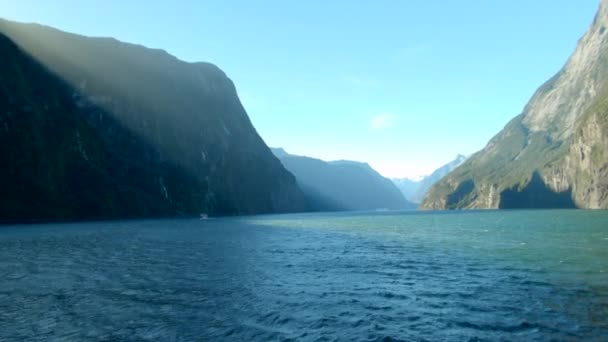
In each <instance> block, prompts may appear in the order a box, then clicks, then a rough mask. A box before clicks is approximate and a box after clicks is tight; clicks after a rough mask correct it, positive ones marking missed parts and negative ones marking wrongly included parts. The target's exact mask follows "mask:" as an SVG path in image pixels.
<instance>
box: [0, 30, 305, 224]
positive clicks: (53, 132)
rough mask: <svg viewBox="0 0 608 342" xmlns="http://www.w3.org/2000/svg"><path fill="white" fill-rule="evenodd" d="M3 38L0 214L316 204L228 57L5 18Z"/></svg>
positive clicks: (164, 212) (82, 214)
mask: <svg viewBox="0 0 608 342" xmlns="http://www.w3.org/2000/svg"><path fill="white" fill-rule="evenodd" d="M0 38H1V39H0V43H1V46H0V48H1V50H2V54H1V55H0V58H1V60H2V63H1V64H0V158H1V160H2V162H3V167H2V168H0V188H1V189H2V193H3V196H2V197H0V219H2V220H7V219H8V220H25V219H62V220H66V219H68V220H72V219H96V218H125V217H149V216H175V215H198V214H199V213H201V212H205V213H209V214H211V215H234V214H254V213H273V212H293V211H302V210H305V209H306V208H307V207H306V202H305V198H304V195H303V193H302V192H301V190H300V189H299V188H298V186H297V183H296V181H295V178H294V177H293V175H291V174H290V173H289V172H288V171H286V170H285V168H284V167H283V166H282V164H281V163H280V161H279V160H278V159H277V158H276V157H274V155H273V154H272V153H271V151H270V150H269V149H268V147H267V146H266V145H265V143H264V141H263V140H262V139H261V138H260V137H259V135H258V134H257V132H256V131H255V129H254V128H253V126H252V124H251V122H250V121H249V118H248V117H247V113H246V112H245V110H244V109H243V107H242V105H241V103H240V101H239V99H238V96H237V94H236V90H235V87H234V85H233V84H232V82H231V81H230V79H228V78H227V77H226V75H225V74H224V73H223V72H222V71H221V70H220V69H218V68H217V67H215V66H213V65H211V64H207V63H185V62H182V61H180V60H178V59H176V58H175V57H173V56H171V55H169V54H168V53H166V52H164V51H161V50H153V49H148V48H144V47H142V46H137V45H132V44H126V43H121V42H119V41H116V40H114V39H110V38H87V37H83V36H78V35H74V34H69V33H65V32H61V31H58V30H55V29H52V28H48V27H43V26H40V25H30V24H19V23H14V22H10V21H5V20H0Z"/></svg>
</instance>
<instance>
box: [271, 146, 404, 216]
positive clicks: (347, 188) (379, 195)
mask: <svg viewBox="0 0 608 342" xmlns="http://www.w3.org/2000/svg"><path fill="white" fill-rule="evenodd" d="M272 150H273V152H274V153H275V155H276V156H277V157H279V159H280V160H281V162H282V163H283V165H284V166H285V167H286V168H287V170H289V171H290V172H291V173H293V174H294V176H295V177H296V180H297V182H298V184H299V185H300V187H301V188H302V191H304V193H305V194H306V196H307V198H308V200H309V203H310V205H311V206H312V207H313V208H314V209H315V210H332V211H341V210H377V209H395V210H399V209H415V208H416V205H414V204H412V203H410V202H408V201H407V200H405V198H404V197H403V195H402V194H401V193H400V192H399V189H397V188H396V187H395V185H394V184H393V183H392V182H391V181H390V180H388V179H386V178H384V177H382V176H381V175H380V174H379V173H378V172H376V171H375V170H374V169H372V168H371V167H370V166H369V165H368V164H365V163H359V162H354V161H345V160H341V161H334V162H325V161H322V160H319V159H314V158H309V157H302V156H295V155H291V154H288V153H287V152H285V150H283V149H272Z"/></svg>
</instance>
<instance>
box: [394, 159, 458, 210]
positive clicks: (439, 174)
mask: <svg viewBox="0 0 608 342" xmlns="http://www.w3.org/2000/svg"><path fill="white" fill-rule="evenodd" d="M466 159H467V157H465V156H463V155H461V154H459V155H457V156H456V158H455V159H454V160H452V161H451V162H449V163H447V164H445V165H443V166H441V167H440V168H438V169H437V170H435V171H433V173H431V174H430V175H428V176H425V177H423V178H422V179H420V180H411V179H407V178H402V179H393V180H392V181H393V183H395V185H396V186H397V188H399V190H400V191H401V193H402V194H403V196H405V198H406V199H407V200H408V201H410V202H413V203H420V202H422V200H423V199H424V196H426V193H427V192H428V191H429V189H430V188H431V187H432V186H433V185H435V183H437V182H438V181H440V180H441V179H442V178H443V177H445V176H446V175H447V174H449V173H450V172H452V170H454V169H455V168H457V167H458V166H460V165H461V164H462V163H464V161H465V160H466Z"/></svg>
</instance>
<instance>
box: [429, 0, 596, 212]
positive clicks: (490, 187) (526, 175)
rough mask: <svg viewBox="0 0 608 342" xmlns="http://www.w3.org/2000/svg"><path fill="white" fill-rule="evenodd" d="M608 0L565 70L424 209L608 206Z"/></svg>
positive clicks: (441, 187) (435, 190)
mask: <svg viewBox="0 0 608 342" xmlns="http://www.w3.org/2000/svg"><path fill="white" fill-rule="evenodd" d="M607 28H608V0H602V1H601V4H600V8H599V11H598V14H597V16H596V18H595V20H594V21H593V24H592V25H591V28H590V29H589V31H588V32H587V33H586V34H585V35H584V37H583V38H582V39H581V40H580V41H579V44H578V46H577V48H576V51H575V52H574V54H573V55H572V56H571V57H570V59H569V61H568V62H567V63H566V65H565V66H564V68H563V69H562V70H561V71H560V72H559V73H557V75H555V76H554V77H553V78H552V79H550V80H549V81H547V82H546V83H545V84H544V85H543V86H542V87H540V88H539V89H538V90H537V92H536V93H535V94H534V96H533V97H532V99H531V100H530V102H529V103H528V105H527V106H526V107H525V109H524V111H523V113H522V114H521V115H519V116H517V117H515V118H514V119H513V120H512V121H511V122H510V123H509V124H507V126H506V127H505V128H504V129H503V130H502V131H501V132H500V133H498V134H497V135H496V136H495V137H494V138H493V139H492V140H491V141H490V142H489V143H488V145H487V146H486V147H485V148H484V149H483V150H481V151H480V152H478V153H476V154H475V155H473V156H472V157H471V158H469V160H467V161H466V162H465V163H464V164H463V165H462V166H460V167H459V168H457V169H456V170H455V171H454V172H452V173H451V174H449V175H448V176H447V177H445V178H444V179H443V180H442V181H441V182H439V183H438V184H436V185H435V186H434V187H433V188H432V189H431V191H430V192H429V194H428V195H427V197H426V199H425V201H424V202H423V205H422V207H423V208H426V209H453V208H521V207H525V208H556V207H560V208H562V207H580V208H608V171H607V170H608V158H607V151H606V149H608V141H607V138H606V137H607V134H608V126H607V119H606V117H607V115H608V110H607V109H608V105H607V101H608V88H607V84H608V32H607Z"/></svg>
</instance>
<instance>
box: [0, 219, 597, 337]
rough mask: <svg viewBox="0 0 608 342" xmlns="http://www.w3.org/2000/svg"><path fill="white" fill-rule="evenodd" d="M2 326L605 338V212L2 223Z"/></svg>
mask: <svg viewBox="0 0 608 342" xmlns="http://www.w3.org/2000/svg"><path fill="white" fill-rule="evenodd" d="M0 327H1V328H0V340H1V341H13V340H14V341H20V340H28V341H36V340H40V341H47V340H74V341H86V340H92V341H98V340H108V341H110V340H112V341H113V340H124V341H130V340H132V341H142V340H143V341H146V340H150V341H173V340H175V341H191V340H235V341H242V340H326V341H333V340H341V341H352V340H372V341H375V340H384V341H393V340H396V341H398V340H404V341H442V340H447V341H452V340H455V341H467V340H470V341H477V340H490V341H496V340H538V341H545V340H586V341H594V340H597V341H606V338H608V212H595V211H593V212H592V211H509V212H462V213H372V214H369V213H368V214H314V215H312V214H310V215H285V216H282V215H281V216H263V217H249V218H238V219H210V220H206V221H199V220H158V221H124V222H107V223H106V222H103V223H86V224H81V223H78V224H52V225H34V226H3V227H0Z"/></svg>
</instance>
